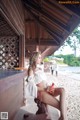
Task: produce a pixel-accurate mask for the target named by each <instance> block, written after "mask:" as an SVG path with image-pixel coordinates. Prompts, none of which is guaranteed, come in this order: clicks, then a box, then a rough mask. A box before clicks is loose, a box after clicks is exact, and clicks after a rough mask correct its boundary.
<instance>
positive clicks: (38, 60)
mask: <svg viewBox="0 0 80 120" xmlns="http://www.w3.org/2000/svg"><path fill="white" fill-rule="evenodd" d="M36 63H37V64H40V63H41V55H40V54H39V56H38V58H37V60H36Z"/></svg>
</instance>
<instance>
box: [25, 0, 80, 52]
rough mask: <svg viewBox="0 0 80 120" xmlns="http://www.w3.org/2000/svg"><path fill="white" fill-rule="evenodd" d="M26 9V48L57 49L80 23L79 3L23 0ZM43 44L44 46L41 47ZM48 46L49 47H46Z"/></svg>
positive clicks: (54, 0) (52, 0)
mask: <svg viewBox="0 0 80 120" xmlns="http://www.w3.org/2000/svg"><path fill="white" fill-rule="evenodd" d="M23 4H24V9H25V30H26V48H28V49H29V50H31V51H32V47H28V46H31V45H32V46H34V48H33V50H34V49H35V45H39V46H40V50H42V48H43V46H42V45H44V49H45V48H46V49H47V47H50V46H51V47H52V48H51V52H49V54H50V53H52V52H54V51H55V50H57V49H58V48H59V47H60V46H61V45H62V44H63V42H64V41H65V39H66V38H67V37H68V36H69V34H71V32H72V31H73V30H74V28H75V27H76V26H77V25H78V24H79V23H80V5H79V4H70V5H69V4H68V5H67V4H60V3H59V2H58V0H23ZM41 46H42V47H41ZM46 46H47V47H46Z"/></svg>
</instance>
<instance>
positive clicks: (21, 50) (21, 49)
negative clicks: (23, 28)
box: [19, 35, 25, 67]
mask: <svg viewBox="0 0 80 120" xmlns="http://www.w3.org/2000/svg"><path fill="white" fill-rule="evenodd" d="M24 58H25V38H24V36H23V35H21V36H20V37H19V67H24V66H25V63H24V60H25V59H24Z"/></svg>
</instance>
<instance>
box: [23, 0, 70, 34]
mask: <svg viewBox="0 0 80 120" xmlns="http://www.w3.org/2000/svg"><path fill="white" fill-rule="evenodd" d="M24 1H25V4H26V6H28V7H29V8H30V9H33V10H35V11H36V12H39V13H40V14H42V15H44V16H46V17H47V18H49V19H50V20H51V21H52V22H54V23H56V24H57V25H58V26H60V27H61V28H62V29H64V30H65V31H67V32H69V29H70V28H69V26H65V25H64V24H62V23H61V22H60V21H59V20H57V19H56V18H55V17H54V18H53V17H52V16H51V15H49V14H48V13H46V12H45V11H44V10H43V9H42V8H41V7H40V6H38V5H36V3H35V2H34V1H33V2H32V1H27V2H26V0H24Z"/></svg>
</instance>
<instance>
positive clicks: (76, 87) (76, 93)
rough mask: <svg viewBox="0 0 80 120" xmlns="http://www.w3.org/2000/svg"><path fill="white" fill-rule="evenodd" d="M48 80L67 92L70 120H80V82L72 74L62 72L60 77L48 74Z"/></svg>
mask: <svg viewBox="0 0 80 120" xmlns="http://www.w3.org/2000/svg"><path fill="white" fill-rule="evenodd" d="M47 75H48V78H49V79H50V78H51V81H54V83H55V84H56V85H57V86H59V87H64V88H65V90H66V104H67V116H68V120H80V80H78V79H77V78H75V79H74V77H73V74H71V73H62V72H60V73H59V75H58V77H56V76H55V75H53V76H52V75H51V74H50V73H47Z"/></svg>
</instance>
